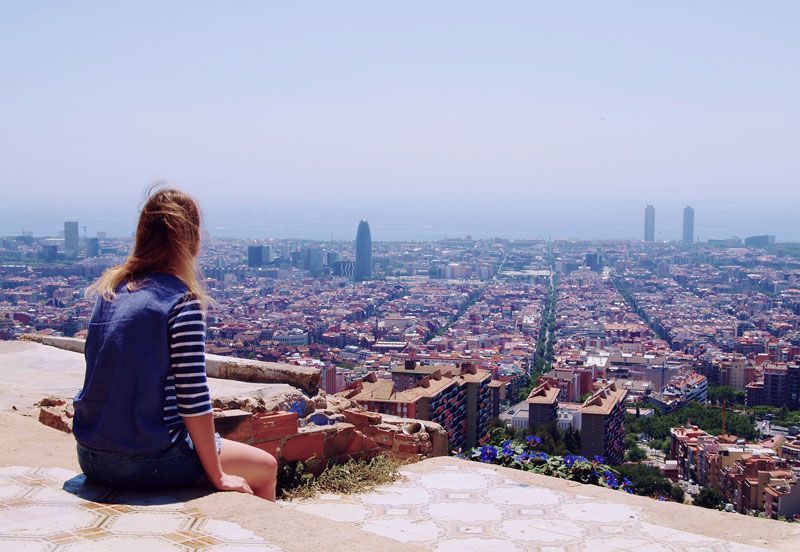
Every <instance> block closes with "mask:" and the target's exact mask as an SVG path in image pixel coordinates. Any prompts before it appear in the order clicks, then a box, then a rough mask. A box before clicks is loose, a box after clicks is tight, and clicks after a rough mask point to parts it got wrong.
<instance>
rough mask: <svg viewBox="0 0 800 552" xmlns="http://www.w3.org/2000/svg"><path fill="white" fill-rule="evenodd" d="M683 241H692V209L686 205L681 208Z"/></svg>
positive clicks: (689, 242) (688, 242)
mask: <svg viewBox="0 0 800 552" xmlns="http://www.w3.org/2000/svg"><path fill="white" fill-rule="evenodd" d="M683 243H685V244H687V245H689V244H692V243H694V209H692V208H691V207H689V206H688V205H687V206H686V208H685V209H684V210H683Z"/></svg>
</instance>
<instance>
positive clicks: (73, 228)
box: [64, 221, 80, 259]
mask: <svg viewBox="0 0 800 552" xmlns="http://www.w3.org/2000/svg"><path fill="white" fill-rule="evenodd" d="M79 236H80V234H79V230H78V223H77V222H76V221H67V222H65V223H64V253H66V255H67V257H68V258H72V259H74V258H75V257H77V256H78V248H79V247H80V237H79Z"/></svg>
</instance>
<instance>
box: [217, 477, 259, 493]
mask: <svg viewBox="0 0 800 552" xmlns="http://www.w3.org/2000/svg"><path fill="white" fill-rule="evenodd" d="M214 487H215V488H216V489H217V490H218V491H236V492H237V493H247V494H253V489H251V488H250V485H248V484H247V481H245V480H244V477H239V476H238V475H229V474H227V473H223V474H221V475H220V477H219V479H217V480H216V481H214Z"/></svg>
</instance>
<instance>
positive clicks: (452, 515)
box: [286, 464, 759, 552]
mask: <svg viewBox="0 0 800 552" xmlns="http://www.w3.org/2000/svg"><path fill="white" fill-rule="evenodd" d="M403 475H404V479H403V480H401V481H398V482H396V483H394V484H391V485H386V486H383V487H381V488H379V489H378V490H376V491H375V492H372V493H369V494H361V495H352V496H337V495H325V496H322V497H320V498H317V499H314V500H307V501H300V502H296V503H290V504H286V507H289V508H297V509H298V510H300V511H302V512H306V513H309V514H315V515H318V516H322V517H324V518H328V519H332V520H336V521H343V522H349V523H353V524H356V525H357V526H359V527H361V528H362V529H363V530H365V531H368V532H371V533H375V534H378V535H383V536H385V537H389V538H392V539H395V540H398V541H401V542H408V543H414V544H419V545H423V546H426V547H429V548H430V549H432V550H438V551H448V552H449V551H466V550H485V551H489V552H497V551H498V550H502V552H515V551H522V550H542V551H546V552H556V551H559V552H561V551H563V552H567V551H568V552H579V551H587V552H606V551H623V550H624V551H631V550H636V551H637V552H689V551H692V552H695V551H696V552H700V551H714V552H723V551H725V552H740V551H745V550H759V549H758V548H754V547H750V546H745V545H742V544H736V543H731V542H726V541H722V540H718V539H713V538H709V537H705V536H702V535H695V534H692V533H687V532H684V531H677V530H674V529H670V528H667V527H663V526H660V525H658V524H657V520H647V519H645V515H644V513H643V512H641V511H640V510H639V509H638V508H636V507H633V506H629V505H626V504H622V503H621V502H620V503H615V502H604V501H603V500H601V499H598V498H593V497H587V496H584V495H576V494H573V493H568V492H561V491H553V490H550V489H545V488H541V487H535V486H529V485H525V484H520V483H516V482H514V481H511V480H508V479H505V478H504V476H503V475H502V474H500V473H498V472H496V471H494V470H490V469H486V468H483V467H481V466H480V465H477V464H476V465H475V466H474V467H472V466H469V467H462V466H459V467H456V466H441V467H440V468H437V469H436V470H435V471H432V472H428V473H416V472H414V471H404V472H403Z"/></svg>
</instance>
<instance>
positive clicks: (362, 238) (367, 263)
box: [354, 220, 372, 281]
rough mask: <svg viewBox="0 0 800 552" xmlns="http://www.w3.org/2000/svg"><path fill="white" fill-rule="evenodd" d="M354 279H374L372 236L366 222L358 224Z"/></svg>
mask: <svg viewBox="0 0 800 552" xmlns="http://www.w3.org/2000/svg"><path fill="white" fill-rule="evenodd" d="M354 277H355V279H356V280H358V281H362V280H369V279H370V278H372V236H371V234H370V232H369V223H368V222H367V221H366V220H362V221H361V222H359V223H358V232H357V233H356V267H355V274H354Z"/></svg>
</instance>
